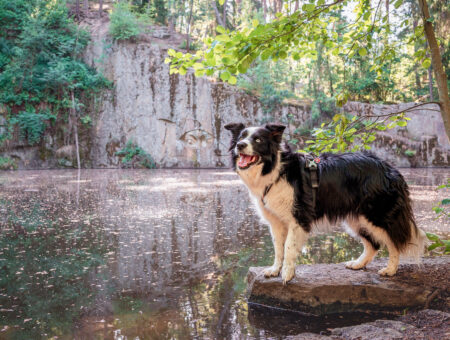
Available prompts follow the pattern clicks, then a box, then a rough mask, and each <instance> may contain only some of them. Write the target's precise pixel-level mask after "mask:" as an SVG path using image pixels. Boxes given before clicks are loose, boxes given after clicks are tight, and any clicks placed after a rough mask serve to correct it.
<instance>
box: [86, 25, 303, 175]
mask: <svg viewBox="0 0 450 340" xmlns="http://www.w3.org/2000/svg"><path fill="white" fill-rule="evenodd" d="M165 32H167V28H162V27H156V26H155V28H154V30H153V32H152V33H151V34H152V35H153V36H155V35H158V37H161V38H164V37H165V36H166V33H165ZM91 37H92V42H91V44H89V46H88V48H87V50H86V53H85V60H86V62H87V63H88V64H90V65H91V66H95V67H97V68H98V69H100V70H102V71H103V74H104V75H105V76H106V77H107V78H108V79H109V80H111V81H113V82H114V85H115V86H114V89H113V90H111V91H106V92H105V94H104V97H103V101H102V103H101V104H100V105H99V110H98V113H92V114H90V116H91V117H92V119H93V129H92V135H91V137H92V138H91V140H92V144H91V152H90V156H89V157H90V159H91V161H92V165H93V166H94V167H117V166H118V161H117V157H111V151H110V150H111V145H114V149H120V148H122V147H123V146H124V145H125V144H126V142H128V141H130V140H131V141H133V142H134V143H136V144H137V145H139V146H140V147H141V148H142V149H144V150H145V151H146V152H147V153H148V154H150V155H151V156H152V158H153V159H154V160H155V162H156V163H157V165H158V166H160V167H202V168H211V167H225V166H228V165H229V152H228V147H229V142H230V134H229V132H228V131H226V130H225V129H224V128H223V126H224V125H225V124H227V123H231V122H244V123H247V124H261V122H262V121H264V119H265V113H264V112H263V110H262V107H261V104H260V102H259V101H258V100H257V98H256V97H255V96H252V95H249V94H247V93H245V92H244V91H241V90H239V89H238V88H237V87H233V86H229V85H227V84H224V83H222V82H220V81H219V82H218V81H214V80H213V79H210V78H207V77H201V78H196V77H194V75H193V73H192V72H191V71H189V72H188V73H187V74H186V75H185V76H181V75H179V74H172V75H170V74H169V65H168V64H165V63H164V59H165V58H166V57H167V48H169V47H174V48H176V46H168V45H167V46H165V45H164V44H157V43H152V41H151V40H150V41H144V40H142V39H141V40H139V41H138V42H135V43H133V42H111V41H110V38H108V30H107V29H99V30H97V31H94V32H92V35H91ZM288 114H292V116H293V119H294V121H295V122H296V124H292V126H293V127H294V125H298V124H300V123H302V122H304V121H305V120H306V119H307V118H308V117H309V113H308V110H307V108H306V107H305V106H300V105H287V106H283V107H276V108H275V110H274V112H273V113H272V115H273V119H274V120H278V121H281V120H285V121H287V120H288V118H287V117H288ZM117 141H120V145H118V144H117Z"/></svg>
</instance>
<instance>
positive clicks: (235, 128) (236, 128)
mask: <svg viewBox="0 0 450 340" xmlns="http://www.w3.org/2000/svg"><path fill="white" fill-rule="evenodd" d="M224 128H225V129H227V130H229V131H231V132H232V133H233V136H234V135H239V134H240V133H241V131H242V130H244V129H245V126H244V124H242V123H231V124H227V125H225V126H224Z"/></svg>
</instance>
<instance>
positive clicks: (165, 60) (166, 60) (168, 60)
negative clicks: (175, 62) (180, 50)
mask: <svg viewBox="0 0 450 340" xmlns="http://www.w3.org/2000/svg"><path fill="white" fill-rule="evenodd" d="M171 61H172V59H170V58H166V59H164V64H170V62H171Z"/></svg>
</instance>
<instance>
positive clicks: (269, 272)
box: [264, 266, 281, 277]
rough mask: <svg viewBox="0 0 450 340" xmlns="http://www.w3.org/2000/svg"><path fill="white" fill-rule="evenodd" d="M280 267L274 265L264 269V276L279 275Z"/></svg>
mask: <svg viewBox="0 0 450 340" xmlns="http://www.w3.org/2000/svg"><path fill="white" fill-rule="evenodd" d="M280 269H281V268H280V267H279V266H272V267H269V268H267V269H265V270H264V276H265V277H272V276H278V275H279V274H280Z"/></svg>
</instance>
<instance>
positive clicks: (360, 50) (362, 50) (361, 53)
mask: <svg viewBox="0 0 450 340" xmlns="http://www.w3.org/2000/svg"><path fill="white" fill-rule="evenodd" d="M358 54H359V55H360V56H361V57H364V56H365V55H367V50H366V49H365V48H364V47H363V48H360V49H359V50H358Z"/></svg>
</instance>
